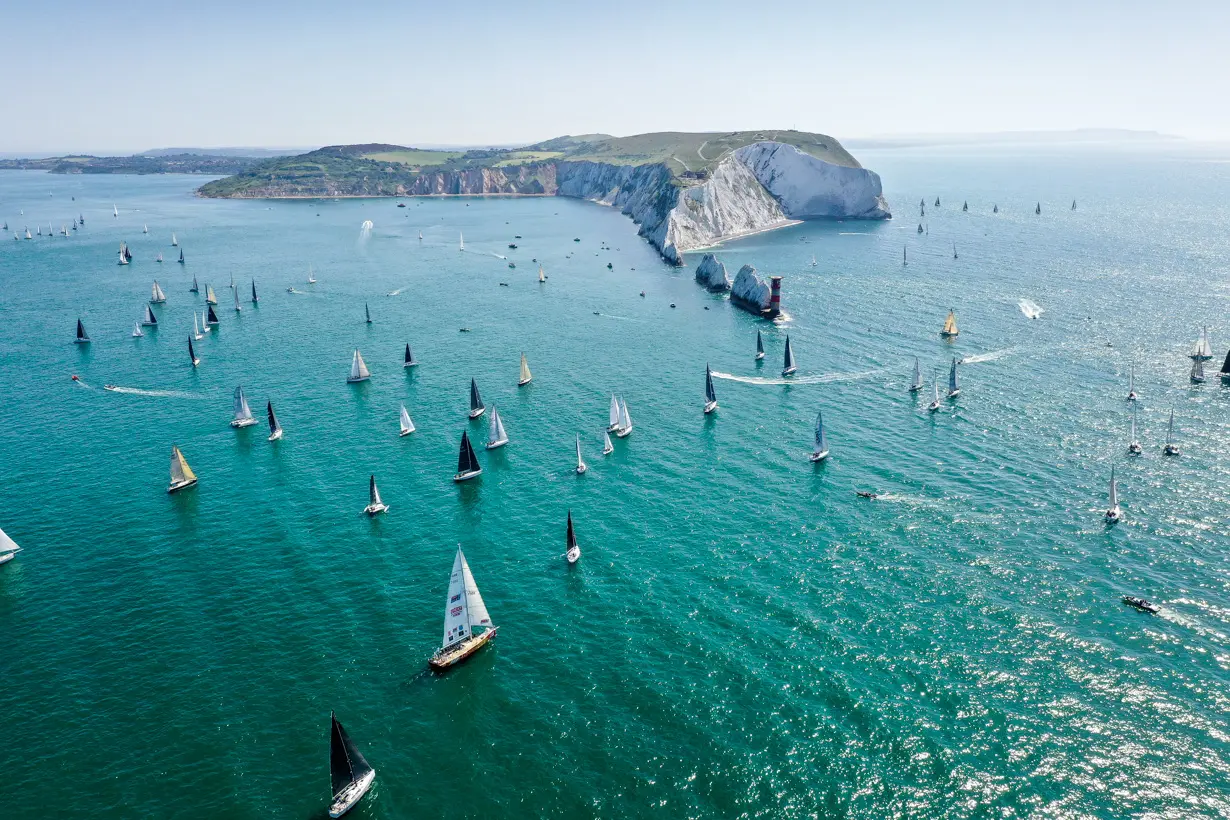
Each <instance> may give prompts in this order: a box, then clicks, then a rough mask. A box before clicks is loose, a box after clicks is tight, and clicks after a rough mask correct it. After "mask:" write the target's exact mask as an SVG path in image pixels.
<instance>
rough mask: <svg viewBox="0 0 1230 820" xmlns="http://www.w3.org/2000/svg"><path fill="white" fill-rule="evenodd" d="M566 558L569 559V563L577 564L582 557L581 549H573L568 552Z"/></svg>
mask: <svg viewBox="0 0 1230 820" xmlns="http://www.w3.org/2000/svg"><path fill="white" fill-rule="evenodd" d="M565 557H566V558H567V559H568V563H570V564H575V563H576V562H577V559H578V558H580V557H581V548H580V547H573V548H572V549H570V550H568V553H567V554H566V555H565Z"/></svg>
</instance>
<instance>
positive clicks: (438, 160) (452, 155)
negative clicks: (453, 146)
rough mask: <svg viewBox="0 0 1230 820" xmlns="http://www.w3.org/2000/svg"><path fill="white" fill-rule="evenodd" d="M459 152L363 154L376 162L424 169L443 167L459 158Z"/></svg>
mask: <svg viewBox="0 0 1230 820" xmlns="http://www.w3.org/2000/svg"><path fill="white" fill-rule="evenodd" d="M461 154H462V152H461V151H424V150H419V149H409V150H406V151H378V152H376V153H374V154H363V155H362V157H363V158H364V159H374V160H376V161H377V162H400V163H402V164H403V165H415V166H420V167H425V166H429V165H443V164H444V163H446V162H449V161H450V160H454V159H457V157H459V156H461Z"/></svg>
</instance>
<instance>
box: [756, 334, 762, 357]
mask: <svg viewBox="0 0 1230 820" xmlns="http://www.w3.org/2000/svg"><path fill="white" fill-rule="evenodd" d="M763 358H764V339H763V338H762V337H761V335H760V331H759V330H757V331H756V361H760V360H761V359H763Z"/></svg>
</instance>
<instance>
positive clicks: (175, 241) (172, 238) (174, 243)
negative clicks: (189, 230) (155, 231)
mask: <svg viewBox="0 0 1230 820" xmlns="http://www.w3.org/2000/svg"><path fill="white" fill-rule="evenodd" d="M178 245H179V240H178V239H176V238H175V234H174V233H172V234H171V247H172V248H174V247H177V246H178Z"/></svg>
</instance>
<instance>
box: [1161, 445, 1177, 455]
mask: <svg viewBox="0 0 1230 820" xmlns="http://www.w3.org/2000/svg"><path fill="white" fill-rule="evenodd" d="M1178 454H1179V447H1178V445H1175V444H1167V445H1166V447H1165V448H1164V449H1163V450H1162V455H1165V456H1177V455H1178Z"/></svg>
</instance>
